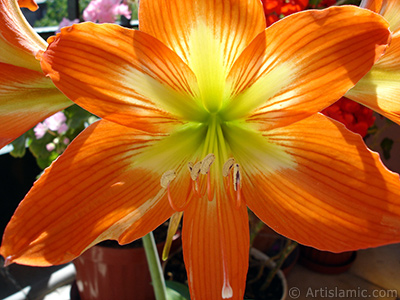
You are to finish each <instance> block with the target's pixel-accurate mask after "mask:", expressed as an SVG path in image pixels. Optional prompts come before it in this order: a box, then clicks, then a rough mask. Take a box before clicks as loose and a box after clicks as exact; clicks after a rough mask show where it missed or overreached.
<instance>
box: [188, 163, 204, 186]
mask: <svg viewBox="0 0 400 300" xmlns="http://www.w3.org/2000/svg"><path fill="white" fill-rule="evenodd" d="M200 170H201V161H199V162H197V163H196V164H195V165H194V166H193V168H192V171H191V172H190V177H192V180H193V181H196V180H197V177H199V174H200Z"/></svg>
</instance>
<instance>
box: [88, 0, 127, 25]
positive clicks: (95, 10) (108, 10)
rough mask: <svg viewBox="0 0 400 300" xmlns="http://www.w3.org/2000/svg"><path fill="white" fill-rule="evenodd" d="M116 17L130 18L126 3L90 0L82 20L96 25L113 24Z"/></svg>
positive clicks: (112, 0)
mask: <svg viewBox="0 0 400 300" xmlns="http://www.w3.org/2000/svg"><path fill="white" fill-rule="evenodd" d="M118 16H125V17H126V18H128V19H129V18H130V17H131V12H130V10H129V6H128V5H127V3H126V1H121V0H92V1H91V2H90V3H89V5H88V6H87V7H86V9H85V10H84V11H83V19H84V20H85V21H92V22H97V23H114V22H115V21H116V20H117V17H118Z"/></svg>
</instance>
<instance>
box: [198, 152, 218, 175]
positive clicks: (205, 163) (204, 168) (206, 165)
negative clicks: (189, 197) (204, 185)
mask: <svg viewBox="0 0 400 300" xmlns="http://www.w3.org/2000/svg"><path fill="white" fill-rule="evenodd" d="M214 160H215V155H214V154H212V153H210V154H208V155H207V156H206V157H204V159H203V160H202V161H201V168H200V172H201V174H204V175H205V174H207V173H208V171H210V168H211V165H212V164H213V162H214Z"/></svg>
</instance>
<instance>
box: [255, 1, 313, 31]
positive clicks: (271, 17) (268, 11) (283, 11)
mask: <svg viewBox="0 0 400 300" xmlns="http://www.w3.org/2000/svg"><path fill="white" fill-rule="evenodd" d="M262 3H263V6H264V13H265V18H266V20H267V26H270V25H271V24H272V23H274V22H276V21H278V20H279V19H281V18H283V17H286V16H288V15H291V14H293V13H295V12H298V11H302V10H303V9H305V8H306V7H307V5H308V0H262Z"/></svg>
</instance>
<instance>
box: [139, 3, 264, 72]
mask: <svg viewBox="0 0 400 300" xmlns="http://www.w3.org/2000/svg"><path fill="white" fill-rule="evenodd" d="M139 23H140V30H142V31H145V32H147V33H149V34H151V35H152V36H154V37H156V38H157V39H159V40H160V41H162V42H163V43H164V44H165V45H167V46H168V47H170V48H171V49H173V50H174V51H175V52H176V53H178V54H179V56H181V57H182V58H183V59H184V61H185V62H187V63H188V64H189V65H190V63H191V62H192V61H193V56H195V55H196V54H197V53H198V52H201V53H202V54H203V55H204V54H205V52H209V53H206V54H205V55H207V56H214V57H217V56H220V55H222V56H223V57H222V58H221V59H222V60H223V62H222V65H223V66H224V68H230V66H231V65H232V63H233V62H234V61H235V60H236V58H237V57H238V56H239V55H240V53H241V52H242V51H243V49H244V48H245V47H246V46H247V45H248V44H249V43H250V42H251V41H252V40H253V38H254V37H255V36H256V35H257V34H259V33H260V32H261V31H263V30H264V28H265V27H266V24H265V18H264V12H263V8H262V4H261V2H260V1H254V0H234V1H232V0H202V1H194V0H190V1H183V2H182V1H180V0H142V1H141V2H140V7H139ZM210 40H214V41H217V43H218V44H219V46H220V48H219V49H218V50H220V51H221V52H219V53H218V52H214V53H212V52H210V51H212V50H215V49H210V48H207V46H210V44H209V43H208V42H210ZM194 48H196V49H194ZM202 63H203V64H207V61H205V60H203V61H202ZM210 67H211V66H210Z"/></svg>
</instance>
